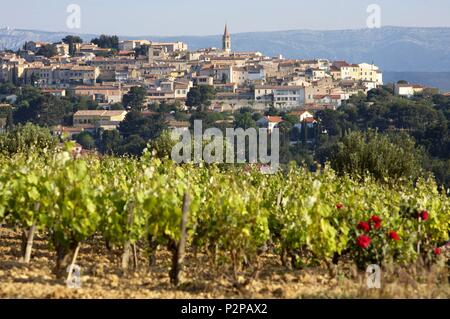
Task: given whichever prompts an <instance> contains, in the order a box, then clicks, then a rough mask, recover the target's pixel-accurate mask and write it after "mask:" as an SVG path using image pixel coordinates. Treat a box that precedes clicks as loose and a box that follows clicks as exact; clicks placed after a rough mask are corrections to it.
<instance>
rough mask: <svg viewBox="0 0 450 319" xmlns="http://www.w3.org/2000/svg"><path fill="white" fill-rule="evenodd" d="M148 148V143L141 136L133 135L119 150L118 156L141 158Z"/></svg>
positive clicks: (126, 139)
mask: <svg viewBox="0 0 450 319" xmlns="http://www.w3.org/2000/svg"><path fill="white" fill-rule="evenodd" d="M146 146H147V142H146V141H145V140H144V139H143V138H142V137H140V136H139V135H131V136H129V137H127V138H125V139H124V141H123V143H122V144H121V145H120V146H119V147H118V148H117V154H118V155H133V156H141V155H142V152H143V151H144V149H145V148H146Z"/></svg>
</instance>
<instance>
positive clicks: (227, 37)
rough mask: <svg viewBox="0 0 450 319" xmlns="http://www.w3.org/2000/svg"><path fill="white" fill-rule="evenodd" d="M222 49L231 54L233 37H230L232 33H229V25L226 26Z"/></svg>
mask: <svg viewBox="0 0 450 319" xmlns="http://www.w3.org/2000/svg"><path fill="white" fill-rule="evenodd" d="M222 48H223V51H225V52H227V53H230V52H231V35H230V32H228V25H227V24H225V31H224V33H223V39H222Z"/></svg>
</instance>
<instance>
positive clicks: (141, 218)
mask: <svg viewBox="0 0 450 319" xmlns="http://www.w3.org/2000/svg"><path fill="white" fill-rule="evenodd" d="M0 163H1V165H0V225H1V228H0V235H1V236H2V237H3V238H0V242H2V243H3V244H5V243H14V244H11V247H10V249H9V250H7V252H6V251H4V250H2V251H1V252H0V269H2V271H0V278H1V279H0V280H1V281H8V280H11V278H6V277H5V275H4V274H5V273H6V272H5V269H6V268H8V267H10V268H11V267H19V268H18V269H19V270H20V271H21V272H22V273H24V274H25V275H26V269H28V268H26V267H31V266H32V265H33V263H35V262H37V261H36V259H35V256H38V255H39V256H42V254H46V255H45V256H47V257H46V258H52V259H51V260H47V264H48V265H51V271H52V273H49V274H46V275H45V277H46V278H49V276H51V277H50V278H51V279H49V280H52V282H55V283H56V284H59V285H61V286H63V285H65V281H66V280H70V279H71V277H72V272H73V269H74V267H75V265H81V266H82V268H83V271H84V272H86V273H89V276H92V277H95V276H96V274H95V273H96V272H95V271H92V269H91V270H89V269H88V270H86V269H85V268H86V267H84V265H87V264H89V261H88V260H87V259H86V260H84V258H86V251H85V250H86V247H91V248H92V247H93V248H92V249H91V248H90V250H89V255H92V254H94V255H95V254H99V256H100V255H108V256H109V257H108V262H109V264H108V269H109V270H110V271H111V273H114V274H119V279H120V278H124V279H123V280H127V279H126V278H130V276H131V277H132V276H133V273H139V274H140V275H139V276H149V277H148V278H153V277H154V276H155V273H157V274H158V276H160V277H159V278H163V279H162V280H166V279H167V281H168V282H169V284H167V287H168V289H175V290H176V289H183V287H185V286H186V285H187V284H188V283H187V282H186V281H187V279H186V278H189V281H196V280H199V278H193V277H195V276H194V274H193V273H194V272H195V269H197V268H198V267H203V269H205V270H204V272H205V273H204V274H203V275H202V277H201V280H203V281H207V280H208V279H207V278H210V279H209V280H210V281H214V280H216V279H217V278H215V276H219V274H220V276H221V278H225V279H226V281H227V282H229V283H230V285H231V286H232V287H235V288H236V289H238V290H239V289H245V287H246V286H249V285H250V286H251V285H252V282H253V281H254V282H257V281H258V280H260V278H261V276H263V275H267V272H268V271H269V270H268V269H270V268H268V267H267V266H268V264H270V265H272V266H273V265H275V266H274V267H276V269H277V270H276V271H275V270H274V273H273V274H270V273H269V275H279V272H280V271H282V272H283V274H284V275H289V274H290V275H292V276H294V275H295V276H296V275H297V274H306V273H309V272H310V271H311V270H312V269H318V270H317V271H319V272H320V273H321V274H323V277H324V278H328V279H327V280H335V281H336V280H337V279H339V278H344V277H346V276H350V275H348V272H349V270H348V269H353V268H354V269H355V271H356V272H357V273H358V272H359V274H361V273H362V274H364V272H365V269H366V267H367V266H368V265H370V264H379V265H381V266H382V268H383V269H393V268H396V269H403V271H405V272H407V273H408V270H411V269H412V268H413V267H412V265H420V267H422V268H423V269H427V271H428V272H431V273H433V272H434V274H435V275H436V274H440V275H436V278H435V279H434V282H433V285H437V286H439V287H441V289H444V290H443V291H444V292H443V294H444V297H445V296H448V293H449V288H448V265H446V262H447V259H448V255H449V248H448V240H449V231H450V198H449V197H448V194H447V193H446V192H445V191H443V190H439V188H438V187H437V185H436V184H435V182H434V181H433V180H432V179H429V180H425V179H423V180H418V181H417V182H416V183H414V184H413V183H412V182H405V183H397V184H395V185H392V184H389V181H386V183H380V182H376V181H374V180H371V179H370V178H366V179H365V180H364V181H363V182H361V181H355V180H354V179H352V178H350V177H346V176H338V175H337V174H336V173H335V172H334V171H333V170H332V169H330V168H327V167H325V168H323V169H322V170H320V171H318V172H310V171H308V170H307V169H303V168H299V167H296V166H292V167H289V168H285V169H284V170H282V171H280V172H279V173H277V174H275V175H264V174H261V173H260V171H259V170H258V169H257V168H256V167H249V166H245V167H232V166H229V167H228V166H224V167H221V166H220V165H209V166H198V165H196V166H195V165H177V164H175V163H173V162H171V161H169V160H160V159H157V158H155V157H154V156H152V154H150V152H146V153H145V154H144V156H142V158H140V159H134V158H115V157H104V158H99V157H98V156H90V155H87V156H83V157H76V156H73V155H72V153H71V152H69V151H63V150H61V151H58V152H45V151H29V152H19V153H16V154H14V155H12V156H1V157H0ZM83 251H84V252H83ZM82 252H83V253H82ZM89 258H91V257H89ZM99 258H100V257H99ZM12 259H17V262H16V263H15V264H14V266H11V263H12ZM91 264H92V263H91ZM20 265H25V266H23V267H25V268H20ZM205 265H206V266H205ZM92 267H94V266H92ZM10 268H8V269H10ZM49 268H50V267H49ZM272 269H274V268H272ZM436 269H437V270H436ZM142 272H144V275H142ZM269 272H270V271H269ZM9 273H10V272H9ZM145 274H148V275H145ZM2 275H3V276H2ZM416 275H417V274H416ZM152 276H153V277H152ZM408 276H410V277H411V278H414V280H417V281H418V282H420V278H417V277H418V275H417V276H416V277H414V276H415V275H414V274H411V273H408ZM53 280H54V281H53ZM155 280H156V279H155ZM393 280H395V277H394V279H393ZM300 281H301V280H300ZM428 284H430V283H428ZM433 287H434V286H433ZM442 287H443V288H442ZM136 289H142V290H145V289H146V288H145V286H142V287H138V288H136ZM433 289H434V288H433ZM3 293H4V292H3ZM0 294H2V292H1V290H0ZM263 296H264V295H263ZM275 296H277V295H276V294H275ZM279 296H283V294H281V295H279Z"/></svg>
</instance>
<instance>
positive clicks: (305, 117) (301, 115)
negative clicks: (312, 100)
mask: <svg viewBox="0 0 450 319" xmlns="http://www.w3.org/2000/svg"><path fill="white" fill-rule="evenodd" d="M289 115H291V116H295V117H296V118H297V119H298V123H302V122H304V121H310V120H309V119H312V120H314V115H312V114H311V113H310V112H308V111H294V112H291V113H289Z"/></svg>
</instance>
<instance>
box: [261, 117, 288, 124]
mask: <svg viewBox="0 0 450 319" xmlns="http://www.w3.org/2000/svg"><path fill="white" fill-rule="evenodd" d="M265 118H266V120H268V121H269V122H271V123H281V122H284V121H283V119H282V118H281V117H280V116H265Z"/></svg>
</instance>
